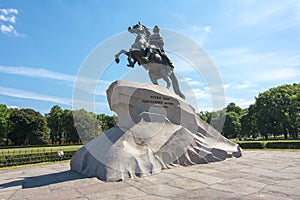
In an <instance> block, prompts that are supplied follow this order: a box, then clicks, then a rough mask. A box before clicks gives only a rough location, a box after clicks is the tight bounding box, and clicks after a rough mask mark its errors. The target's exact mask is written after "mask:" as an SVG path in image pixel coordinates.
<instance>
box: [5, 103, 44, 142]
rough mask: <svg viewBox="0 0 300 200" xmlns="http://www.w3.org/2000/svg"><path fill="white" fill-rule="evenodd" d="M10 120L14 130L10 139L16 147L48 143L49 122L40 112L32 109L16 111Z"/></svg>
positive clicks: (10, 134)
mask: <svg viewBox="0 0 300 200" xmlns="http://www.w3.org/2000/svg"><path fill="white" fill-rule="evenodd" d="M9 120H10V122H11V124H12V129H11V132H10V133H9V135H8V137H9V139H10V140H11V141H12V142H13V144H14V145H27V144H31V145H33V144H46V143H47V141H48V132H47V131H48V130H47V122H46V119H45V117H44V116H43V115H41V114H40V113H39V112H36V111H34V110H32V109H20V110H17V109H16V110H14V111H13V112H12V114H11V115H10V117H9Z"/></svg>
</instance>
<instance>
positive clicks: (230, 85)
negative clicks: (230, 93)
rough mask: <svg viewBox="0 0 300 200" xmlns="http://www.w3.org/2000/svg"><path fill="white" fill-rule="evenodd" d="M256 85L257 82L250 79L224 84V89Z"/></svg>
mask: <svg viewBox="0 0 300 200" xmlns="http://www.w3.org/2000/svg"><path fill="white" fill-rule="evenodd" d="M254 86H256V83H252V82H250V81H243V82H231V83H227V84H224V85H223V87H224V89H246V88H251V87H254Z"/></svg>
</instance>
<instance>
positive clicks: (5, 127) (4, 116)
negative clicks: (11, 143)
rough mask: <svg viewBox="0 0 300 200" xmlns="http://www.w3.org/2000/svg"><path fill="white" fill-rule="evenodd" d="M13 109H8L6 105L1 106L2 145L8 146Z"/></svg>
mask: <svg viewBox="0 0 300 200" xmlns="http://www.w3.org/2000/svg"><path fill="white" fill-rule="evenodd" d="M11 112H12V109H8V108H7V107H6V105H3V104H0V145H4V144H7V142H8V139H7V137H8V133H9V129H10V124H9V117H10V114H11Z"/></svg>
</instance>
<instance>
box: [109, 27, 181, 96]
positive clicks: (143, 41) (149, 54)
mask: <svg viewBox="0 0 300 200" xmlns="http://www.w3.org/2000/svg"><path fill="white" fill-rule="evenodd" d="M128 31H129V32H130V33H132V34H135V35H136V38H135V42H134V43H133V44H132V46H131V48H130V49H129V51H126V50H125V49H122V50H121V51H120V52H119V53H117V54H116V55H115V61H116V63H119V62H120V60H119V56H120V55H121V54H125V55H127V56H128V58H127V59H128V63H129V64H128V65H127V66H129V67H134V64H135V63H136V62H137V63H138V64H139V65H142V66H143V67H144V68H145V69H146V70H147V71H148V75H149V77H150V80H151V82H152V83H153V84H156V85H158V82H157V81H158V79H161V78H162V79H163V80H164V81H165V82H166V83H167V88H168V89H169V88H170V86H171V82H170V79H171V81H172V85H173V89H174V92H175V94H177V95H178V96H180V97H181V98H183V99H185V96H184V94H182V92H181V91H180V89H179V84H178V80H177V78H176V76H175V74H174V71H173V68H174V66H173V65H172V63H171V61H170V60H169V58H168V57H167V55H166V54H165V52H164V50H163V40H162V37H161V36H160V34H159V28H158V27H157V26H155V27H154V29H153V32H154V34H151V33H150V31H149V29H148V28H147V27H146V26H144V25H142V24H140V23H138V24H136V25H134V26H131V27H129V28H128ZM155 35H157V36H158V37H157V38H158V39H159V42H152V43H153V44H151V41H155V40H156V39H157V38H156V39H155ZM151 39H152V40H151ZM157 43H160V44H157Z"/></svg>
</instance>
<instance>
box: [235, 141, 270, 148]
mask: <svg viewBox="0 0 300 200" xmlns="http://www.w3.org/2000/svg"><path fill="white" fill-rule="evenodd" d="M237 144H238V145H240V147H242V149H263V148H265V143H264V142H237Z"/></svg>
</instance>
